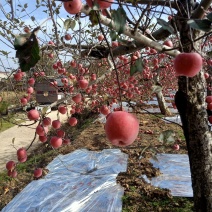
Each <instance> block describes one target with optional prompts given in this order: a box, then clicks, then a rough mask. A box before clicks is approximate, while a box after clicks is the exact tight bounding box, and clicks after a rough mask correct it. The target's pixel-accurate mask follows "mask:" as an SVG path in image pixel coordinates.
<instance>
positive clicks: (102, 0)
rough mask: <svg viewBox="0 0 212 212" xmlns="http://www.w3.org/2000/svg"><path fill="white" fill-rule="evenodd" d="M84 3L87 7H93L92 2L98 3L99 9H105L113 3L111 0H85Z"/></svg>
mask: <svg viewBox="0 0 212 212" xmlns="http://www.w3.org/2000/svg"><path fill="white" fill-rule="evenodd" d="M86 3H87V4H88V6H89V7H93V6H94V4H95V3H96V4H98V6H99V9H101V10H103V9H107V8H109V7H110V6H111V4H112V3H113V0H108V1H105V0H96V1H94V0H86Z"/></svg>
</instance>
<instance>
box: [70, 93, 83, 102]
mask: <svg viewBox="0 0 212 212" xmlns="http://www.w3.org/2000/svg"><path fill="white" fill-rule="evenodd" d="M72 100H73V101H74V102H75V103H80V102H81V101H82V95H81V94H80V93H78V94H77V95H76V96H73V97H72Z"/></svg>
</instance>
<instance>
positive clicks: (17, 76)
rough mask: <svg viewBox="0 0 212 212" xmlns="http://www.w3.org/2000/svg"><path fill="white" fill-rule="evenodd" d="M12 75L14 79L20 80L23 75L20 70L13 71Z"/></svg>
mask: <svg viewBox="0 0 212 212" xmlns="http://www.w3.org/2000/svg"><path fill="white" fill-rule="evenodd" d="M13 76H14V79H15V80H16V81H21V79H22V77H23V75H22V73H21V72H17V73H15V74H14V75H13Z"/></svg>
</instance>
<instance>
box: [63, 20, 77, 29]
mask: <svg viewBox="0 0 212 212" xmlns="http://www.w3.org/2000/svg"><path fill="white" fill-rule="evenodd" d="M75 26H76V21H75V20H73V19H66V20H65V22H64V28H65V29H66V31H67V30H68V29H69V28H71V29H72V30H73V29H74V27H75Z"/></svg>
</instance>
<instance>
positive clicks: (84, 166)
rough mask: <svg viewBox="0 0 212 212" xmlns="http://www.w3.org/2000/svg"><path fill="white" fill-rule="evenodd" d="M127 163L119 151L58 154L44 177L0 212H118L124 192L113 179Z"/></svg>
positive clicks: (124, 168) (106, 150) (79, 151)
mask: <svg viewBox="0 0 212 212" xmlns="http://www.w3.org/2000/svg"><path fill="white" fill-rule="evenodd" d="M127 160H128V155H127V154H125V153H123V152H121V151H120V150H119V149H105V150H103V151H102V152H95V151H88V150H86V149H82V150H76V151H74V152H72V153H70V154H67V155H59V156H58V157H56V158H55V159H54V160H53V161H52V162H51V163H50V164H49V165H48V166H47V167H46V168H47V169H48V170H49V173H48V174H47V175H46V176H45V178H43V179H40V180H35V181H32V182H31V183H30V184H28V186H26V187H25V188H24V189H23V191H22V192H21V193H19V194H18V195H17V196H16V197H15V198H14V199H13V200H12V201H11V202H10V203H9V204H8V205H7V206H6V207H5V208H4V209H3V210H2V212H65V211H67V212H68V211H69V212H89V211H90V212H91V211H92V212H120V211H122V201H121V198H122V196H123V194H124V189H123V188H122V187H121V186H120V185H119V184H117V183H116V177H117V175H118V173H119V172H125V171H126V169H127Z"/></svg>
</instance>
